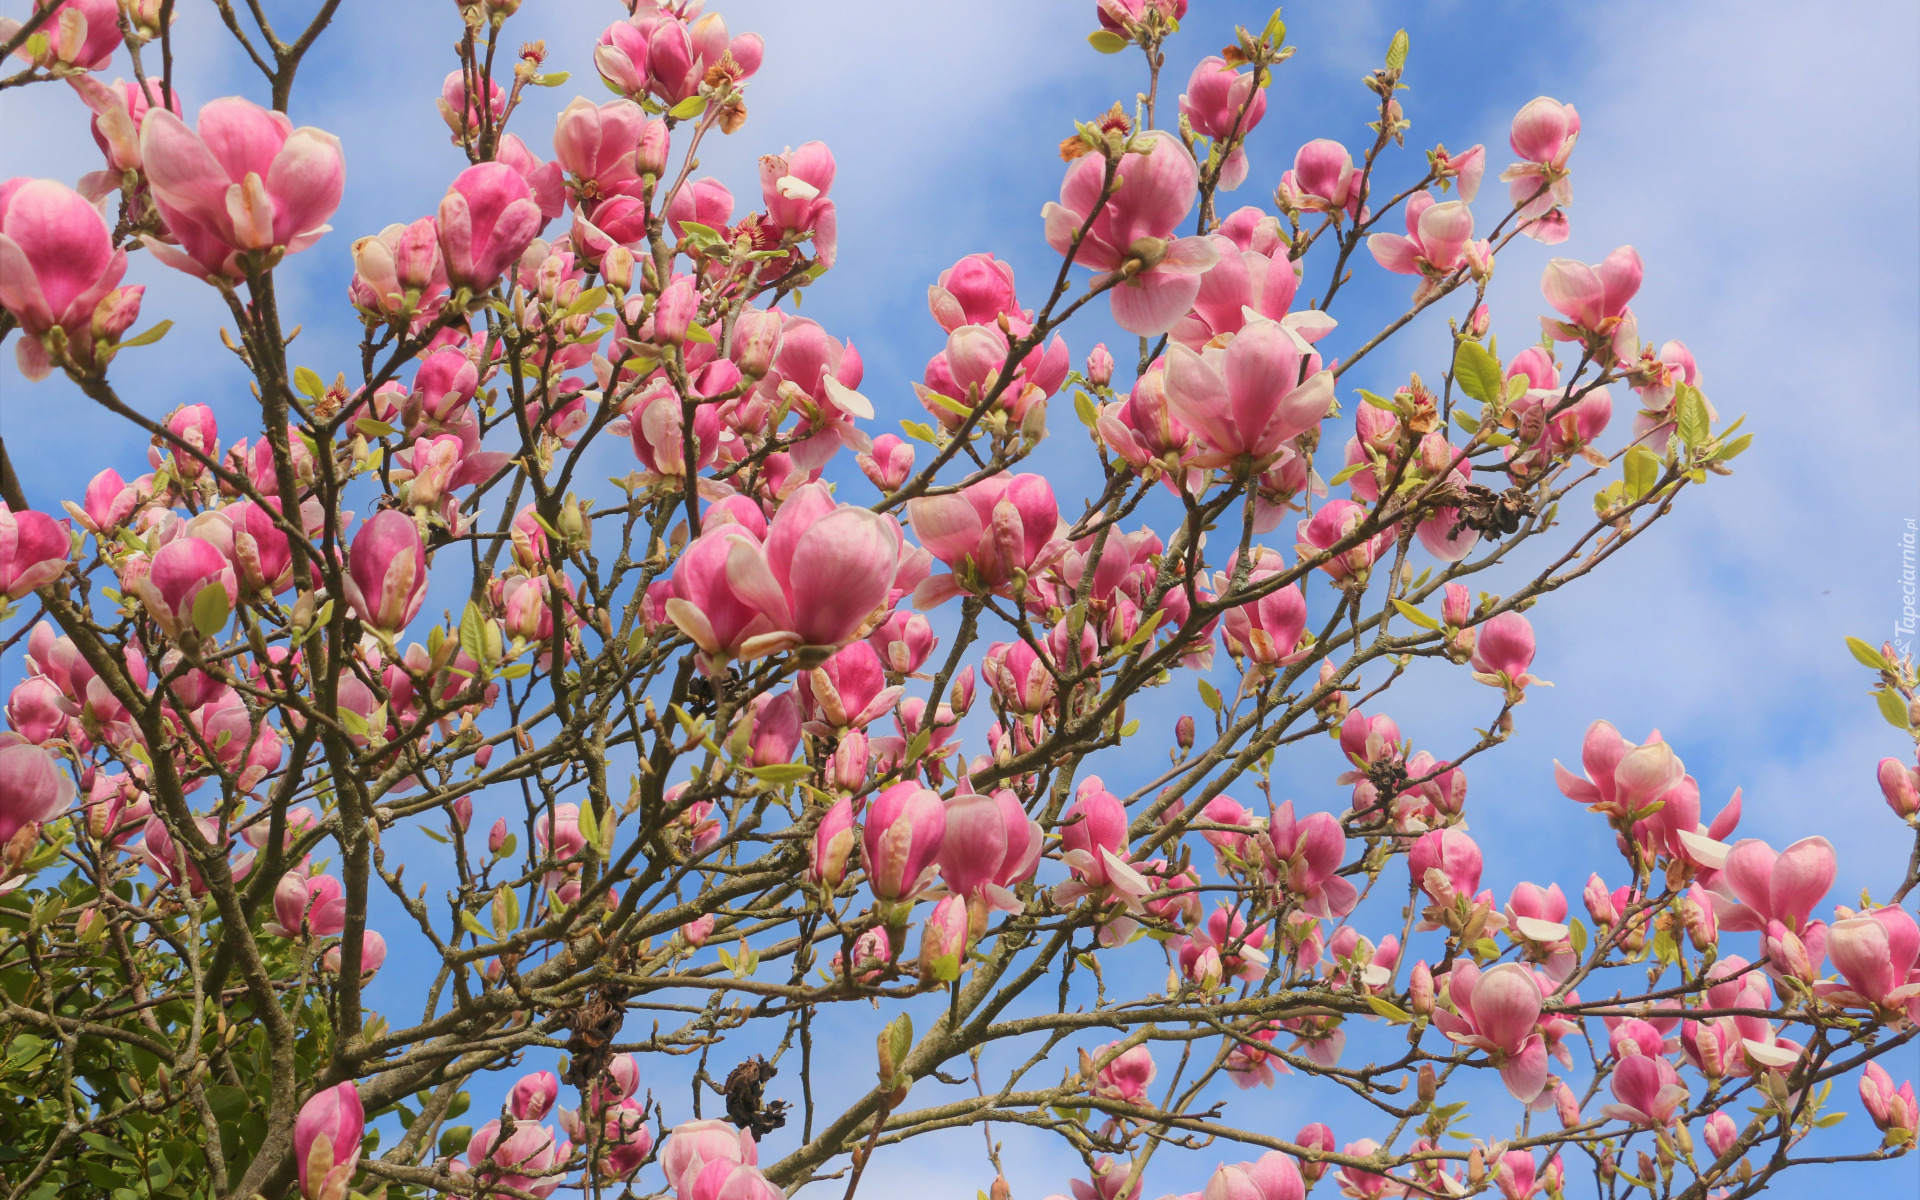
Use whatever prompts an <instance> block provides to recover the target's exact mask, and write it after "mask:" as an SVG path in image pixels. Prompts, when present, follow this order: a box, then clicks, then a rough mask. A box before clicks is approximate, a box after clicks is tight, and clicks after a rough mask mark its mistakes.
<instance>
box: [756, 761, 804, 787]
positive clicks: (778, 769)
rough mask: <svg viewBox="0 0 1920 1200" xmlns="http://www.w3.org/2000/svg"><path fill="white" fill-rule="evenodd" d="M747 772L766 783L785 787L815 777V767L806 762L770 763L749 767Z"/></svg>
mask: <svg viewBox="0 0 1920 1200" xmlns="http://www.w3.org/2000/svg"><path fill="white" fill-rule="evenodd" d="M747 774H749V775H751V776H753V777H754V778H755V779H758V780H760V781H762V782H764V783H771V784H775V785H778V786H781V787H784V786H786V785H788V784H792V783H804V782H806V781H807V780H809V779H811V778H813V768H812V767H810V766H808V765H807V764H806V763H770V764H768V765H767V766H764V767H748V768H747Z"/></svg>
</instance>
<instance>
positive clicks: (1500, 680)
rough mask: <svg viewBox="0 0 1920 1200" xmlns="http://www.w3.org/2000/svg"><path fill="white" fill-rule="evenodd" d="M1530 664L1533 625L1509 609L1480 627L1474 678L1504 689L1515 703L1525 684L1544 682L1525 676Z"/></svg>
mask: <svg viewBox="0 0 1920 1200" xmlns="http://www.w3.org/2000/svg"><path fill="white" fill-rule="evenodd" d="M1532 665H1533V622H1531V621H1529V620H1527V619H1526V618H1525V617H1523V616H1521V615H1520V614H1519V613H1517V612H1513V611H1511V610H1509V611H1507V612H1503V613H1501V614H1500V615H1499V616H1497V617H1494V618H1493V619H1492V620H1490V621H1488V622H1487V623H1486V624H1484V625H1482V626H1480V628H1479V630H1478V631H1477V636H1476V637H1475V640H1474V648H1473V672H1474V674H1473V677H1474V678H1475V679H1477V680H1479V681H1480V682H1481V683H1488V684H1492V685H1493V686H1494V687H1497V688H1504V689H1505V690H1506V693H1507V696H1508V698H1509V699H1510V700H1512V701H1513V702H1515V703H1518V702H1519V700H1520V699H1521V698H1522V697H1523V696H1524V695H1525V693H1526V690H1527V685H1528V684H1533V683H1539V684H1544V683H1546V681H1545V680H1544V679H1540V678H1538V677H1537V676H1533V675H1529V674H1527V668H1528V667H1530V666H1532Z"/></svg>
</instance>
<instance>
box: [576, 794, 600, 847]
mask: <svg viewBox="0 0 1920 1200" xmlns="http://www.w3.org/2000/svg"><path fill="white" fill-rule="evenodd" d="M578 823H579V826H580V836H581V837H583V838H585V839H587V845H589V846H597V845H599V844H600V819H599V818H598V817H596V816H594V815H593V804H592V803H591V802H588V803H585V804H582V805H581V806H580V816H579V818H578Z"/></svg>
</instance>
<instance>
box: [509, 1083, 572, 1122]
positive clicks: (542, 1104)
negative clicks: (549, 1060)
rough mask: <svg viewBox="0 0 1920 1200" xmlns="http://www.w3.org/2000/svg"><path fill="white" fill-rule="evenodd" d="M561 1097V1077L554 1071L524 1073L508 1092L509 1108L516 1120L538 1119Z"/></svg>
mask: <svg viewBox="0 0 1920 1200" xmlns="http://www.w3.org/2000/svg"><path fill="white" fill-rule="evenodd" d="M559 1098H560V1079H559V1077H558V1076H556V1075H555V1074H554V1073H553V1072H552V1071H535V1072H534V1073H533V1074H531V1075H522V1076H521V1077H520V1078H519V1080H517V1081H516V1082H515V1083H514V1085H513V1087H512V1089H511V1090H509V1091H508V1092H507V1109H508V1111H510V1112H512V1113H513V1118H514V1120H516V1121H538V1120H541V1119H543V1118H544V1117H545V1116H546V1115H547V1113H548V1112H550V1111H552V1109H553V1103H554V1101H555V1100H557V1099H559Z"/></svg>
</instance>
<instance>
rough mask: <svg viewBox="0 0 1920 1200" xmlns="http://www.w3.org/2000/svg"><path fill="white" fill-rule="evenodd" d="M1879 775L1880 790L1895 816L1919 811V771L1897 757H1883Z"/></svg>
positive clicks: (1911, 814) (1903, 815) (1910, 814)
mask: <svg viewBox="0 0 1920 1200" xmlns="http://www.w3.org/2000/svg"><path fill="white" fill-rule="evenodd" d="M1879 777H1880V792H1881V794H1882V795H1884V796H1885V797H1886V798H1887V807H1888V808H1891V809H1892V810H1893V812H1894V815H1895V816H1898V817H1911V816H1913V815H1914V814H1915V813H1917V812H1920V771H1916V770H1915V769H1914V768H1912V767H1909V766H1908V765H1907V764H1905V763H1903V762H1901V761H1900V760H1899V759H1897V758H1883V759H1881V760H1880V768H1879Z"/></svg>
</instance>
